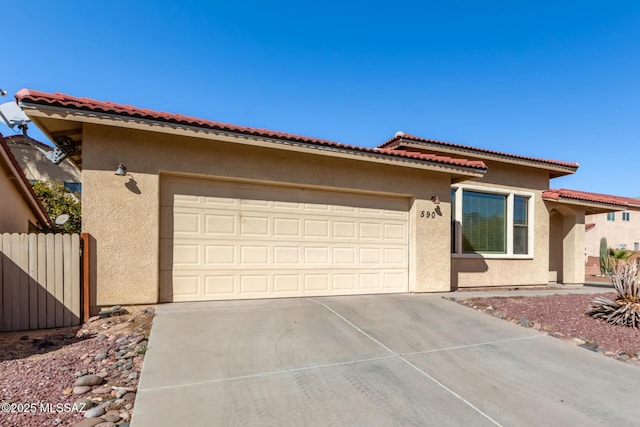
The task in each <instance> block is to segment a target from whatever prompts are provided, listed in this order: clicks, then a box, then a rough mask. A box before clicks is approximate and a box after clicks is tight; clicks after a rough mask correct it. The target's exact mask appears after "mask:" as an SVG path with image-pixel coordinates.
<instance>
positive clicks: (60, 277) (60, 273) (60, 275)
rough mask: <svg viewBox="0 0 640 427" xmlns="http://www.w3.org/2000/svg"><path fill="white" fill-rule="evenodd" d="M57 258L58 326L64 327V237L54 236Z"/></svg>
mask: <svg viewBox="0 0 640 427" xmlns="http://www.w3.org/2000/svg"><path fill="white" fill-rule="evenodd" d="M54 242H55V244H54V246H55V254H54V255H55V256H54V262H55V263H56V266H55V271H56V272H55V281H56V284H55V294H54V295H55V297H56V326H58V325H64V268H63V262H62V254H63V252H62V235H60V234H56V235H54Z"/></svg>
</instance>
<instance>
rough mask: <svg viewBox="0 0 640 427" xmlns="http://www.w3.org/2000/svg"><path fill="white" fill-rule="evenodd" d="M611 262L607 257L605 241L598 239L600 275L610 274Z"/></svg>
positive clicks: (607, 248)
mask: <svg viewBox="0 0 640 427" xmlns="http://www.w3.org/2000/svg"><path fill="white" fill-rule="evenodd" d="M613 265H614V263H613V261H612V260H611V256H610V255H609V247H608V245H607V239H606V238H605V237H603V238H602V239H600V274H602V275H605V274H609V273H611V270H613Z"/></svg>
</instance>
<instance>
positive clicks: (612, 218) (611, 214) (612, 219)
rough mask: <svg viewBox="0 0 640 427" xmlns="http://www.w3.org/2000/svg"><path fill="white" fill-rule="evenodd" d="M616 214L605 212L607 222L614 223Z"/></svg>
mask: <svg viewBox="0 0 640 427" xmlns="http://www.w3.org/2000/svg"><path fill="white" fill-rule="evenodd" d="M615 220H616V213H615V212H607V221H615Z"/></svg>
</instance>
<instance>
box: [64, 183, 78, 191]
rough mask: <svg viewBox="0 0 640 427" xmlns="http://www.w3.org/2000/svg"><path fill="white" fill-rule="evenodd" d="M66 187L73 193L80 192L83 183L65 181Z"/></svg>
mask: <svg viewBox="0 0 640 427" xmlns="http://www.w3.org/2000/svg"><path fill="white" fill-rule="evenodd" d="M64 188H66V189H67V190H69V191H70V192H72V193H80V192H81V191H82V184H81V183H79V182H65V183H64Z"/></svg>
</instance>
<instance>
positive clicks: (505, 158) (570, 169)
mask: <svg viewBox="0 0 640 427" xmlns="http://www.w3.org/2000/svg"><path fill="white" fill-rule="evenodd" d="M443 144H445V143H439V141H433V142H429V141H427V140H425V141H418V140H415V139H412V138H411V139H407V138H404V137H401V136H398V137H394V138H392V139H391V140H389V141H387V142H385V143H383V144H381V145H379V146H378V148H386V149H394V148H397V147H399V146H402V145H405V146H413V147H415V148H421V147H433V148H436V149H437V150H438V151H441V152H451V153H461V154H463V155H464V154H471V155H472V156H474V157H476V158H480V159H483V160H494V161H501V162H506V163H511V164H516V165H521V166H528V167H532V168H537V169H544V170H548V171H549V172H550V178H559V177H562V176H567V175H572V174H574V173H576V172H577V170H578V167H579V165H578V164H575V165H569V164H567V165H562V164H556V163H552V162H549V161H545V160H542V159H533V158H532V159H528V158H526V157H525V156H511V155H508V154H506V153H505V154H501V153H493V152H488V151H485V150H476V149H474V148H473V147H462V146H457V145H443Z"/></svg>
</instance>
